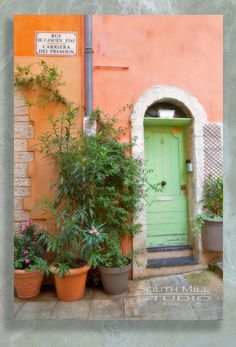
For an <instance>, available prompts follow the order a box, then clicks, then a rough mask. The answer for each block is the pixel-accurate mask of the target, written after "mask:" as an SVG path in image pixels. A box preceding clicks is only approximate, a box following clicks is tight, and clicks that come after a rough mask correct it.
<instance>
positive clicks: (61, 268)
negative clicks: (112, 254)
mask: <svg viewBox="0 0 236 347" xmlns="http://www.w3.org/2000/svg"><path fill="white" fill-rule="evenodd" d="M80 217H81V215H79V213H78V211H75V212H74V214H71V213H68V214H66V213H65V211H63V212H62V215H61V216H60V217H58V219H57V230H54V231H53V232H50V231H48V230H45V231H44V233H43V234H42V235H41V237H40V242H41V243H42V244H44V245H45V246H46V249H47V251H48V252H52V254H53V257H54V261H53V262H52V263H51V266H50V271H51V272H52V273H53V275H54V280H55V286H56V292H57V297H58V299H59V300H62V301H75V300H79V299H81V298H82V297H83V296H84V291H85V284H86V279H87V273H88V270H89V269H90V268H91V265H93V266H96V265H97V262H96V256H95V253H96V252H95V250H96V249H98V248H99V243H100V242H101V240H102V234H103V230H102V226H97V227H96V226H95V223H92V224H91V227H87V228H86V227H83V225H82V224H81V219H80Z"/></svg>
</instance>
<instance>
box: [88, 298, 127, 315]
mask: <svg viewBox="0 0 236 347" xmlns="http://www.w3.org/2000/svg"><path fill="white" fill-rule="evenodd" d="M124 318H125V316H124V307H123V299H115V300H112V299H106V300H103V299H97V300H92V302H91V307H90V310H89V316H88V319H89V320H113V319H114V320H121V319H122V320H123V319H124Z"/></svg>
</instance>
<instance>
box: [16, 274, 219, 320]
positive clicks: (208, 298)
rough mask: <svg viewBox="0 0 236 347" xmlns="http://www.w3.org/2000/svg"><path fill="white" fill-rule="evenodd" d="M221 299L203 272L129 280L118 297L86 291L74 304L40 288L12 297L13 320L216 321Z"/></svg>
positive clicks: (212, 276)
mask: <svg viewBox="0 0 236 347" xmlns="http://www.w3.org/2000/svg"><path fill="white" fill-rule="evenodd" d="M197 291H198V292H197ZM203 291H204V293H203ZM200 292H201V293H200ZM222 296H223V294H222V279H221V278H220V277H219V276H218V275H217V274H215V273H213V272H211V271H208V270H205V271H197V272H192V273H188V274H183V275H173V276H166V277H153V278H149V279H145V280H140V281H130V282H129V291H128V292H127V293H125V294H121V295H112V296H111V295H107V294H105V293H104V292H103V291H102V290H99V289H90V288H87V289H86V293H85V296H84V298H82V299H81V300H79V301H76V302H62V301H58V300H57V297H56V294H55V291H54V290H53V289H51V290H50V289H43V290H42V292H41V294H40V295H39V296H37V297H36V298H34V299H30V300H21V299H18V298H15V319H17V320H34V319H41V320H47V319H54V320H62V319H78V320H125V319H127V320H152V319H154V320H220V319H222Z"/></svg>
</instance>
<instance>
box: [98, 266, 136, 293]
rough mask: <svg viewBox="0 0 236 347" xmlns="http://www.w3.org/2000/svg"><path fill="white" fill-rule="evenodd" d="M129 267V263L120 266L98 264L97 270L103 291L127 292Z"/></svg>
mask: <svg viewBox="0 0 236 347" xmlns="http://www.w3.org/2000/svg"><path fill="white" fill-rule="evenodd" d="M130 269H131V263H130V264H128V265H126V266H124V267H122V268H118V267H111V268H107V267H104V266H99V267H98V270H99V272H100V276H101V280H102V285H103V289H104V292H105V293H107V294H111V295H117V294H122V293H125V292H127V290H128V275H129V271H130Z"/></svg>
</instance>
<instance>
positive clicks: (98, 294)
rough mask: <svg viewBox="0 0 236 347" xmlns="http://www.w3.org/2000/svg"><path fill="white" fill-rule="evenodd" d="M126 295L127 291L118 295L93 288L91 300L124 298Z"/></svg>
mask: <svg viewBox="0 0 236 347" xmlns="http://www.w3.org/2000/svg"><path fill="white" fill-rule="evenodd" d="M127 295H128V292H125V293H122V294H118V295H110V294H106V293H105V292H104V291H103V290H102V289H98V288H94V290H93V294H92V298H93V300H97V299H109V298H110V299H111V300H116V299H120V298H124V297H126V296H127Z"/></svg>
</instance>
